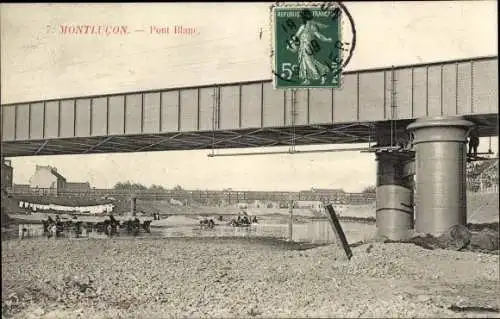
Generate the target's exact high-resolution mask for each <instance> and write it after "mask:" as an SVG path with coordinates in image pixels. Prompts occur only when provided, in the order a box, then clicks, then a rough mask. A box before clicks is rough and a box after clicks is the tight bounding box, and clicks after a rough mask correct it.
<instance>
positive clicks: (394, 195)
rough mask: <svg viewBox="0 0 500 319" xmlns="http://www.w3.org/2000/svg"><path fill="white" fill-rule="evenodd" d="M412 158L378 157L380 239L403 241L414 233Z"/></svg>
mask: <svg viewBox="0 0 500 319" xmlns="http://www.w3.org/2000/svg"><path fill="white" fill-rule="evenodd" d="M412 155H413V154H410V153H392V152H391V153H389V152H381V153H377V194H376V200H377V203H376V211H377V219H376V223H377V235H378V236H379V237H383V238H387V239H391V240H402V239H406V238H408V237H409V236H410V234H411V231H412V229H413V175H412V172H411V170H410V168H411V165H410V164H411V161H412V157H413V156H412Z"/></svg>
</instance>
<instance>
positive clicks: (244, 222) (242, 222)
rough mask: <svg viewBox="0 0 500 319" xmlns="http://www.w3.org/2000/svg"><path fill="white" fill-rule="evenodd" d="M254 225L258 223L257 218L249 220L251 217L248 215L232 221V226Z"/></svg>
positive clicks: (239, 216)
mask: <svg viewBox="0 0 500 319" xmlns="http://www.w3.org/2000/svg"><path fill="white" fill-rule="evenodd" d="M252 223H254V224H256V223H258V221H257V216H253V217H250V218H249V216H248V215H246V214H245V215H243V216H241V215H238V218H237V219H232V220H231V221H230V225H232V226H248V225H250V224H252Z"/></svg>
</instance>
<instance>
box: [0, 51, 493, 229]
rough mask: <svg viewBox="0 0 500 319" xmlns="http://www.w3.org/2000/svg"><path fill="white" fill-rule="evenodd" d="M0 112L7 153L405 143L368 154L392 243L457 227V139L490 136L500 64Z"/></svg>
mask: <svg viewBox="0 0 500 319" xmlns="http://www.w3.org/2000/svg"><path fill="white" fill-rule="evenodd" d="M1 111H2V114H1V115H2V131H1V133H2V144H1V146H2V156H5V157H15V156H34V155H60V154H85V153H113V152H146V151H168V150H195V149H199V150H201V149H220V148H242V147H264V146H283V145H305V144H336V143H340V144H341V143H362V142H365V143H366V142H368V141H374V142H376V143H377V144H378V145H379V146H388V145H389V146H391V147H393V142H394V138H398V137H405V136H407V137H410V136H411V137H412V138H411V142H412V143H411V145H412V147H411V148H410V149H398V150H397V151H393V149H392V148H387V149H386V150H385V151H384V150H382V151H380V152H377V153H376V160H377V194H376V201H377V204H376V210H377V218H376V219H377V229H378V232H379V235H381V236H384V237H387V238H389V239H401V238H405V237H407V236H409V235H410V234H411V231H412V230H413V229H414V224H415V226H416V227H415V230H416V231H417V232H423V233H431V234H440V233H442V232H444V231H446V230H447V229H449V228H450V227H451V226H454V225H464V224H466V222H467V207H466V205H467V204H466V187H465V186H466V180H465V178H466V175H465V172H466V141H467V136H468V135H469V134H470V132H471V130H472V129H477V132H478V135H479V136H483V137H484V136H498V125H497V123H498V57H496V56H495V57H481V58H471V59H467V60H460V61H445V62H436V63H431V64H419V65H407V66H398V67H391V68H383V69H371V70H359V71H353V72H347V73H346V74H345V75H344V79H343V87H342V89H341V90H334V89H298V90H296V91H281V90H274V89H273V86H272V83H271V81H270V80H265V81H257V82H247V83H233V84H223V85H222V84H221V85H211V86H203V87H189V88H177V89H165V90H158V91H144V92H133V93H123V94H113V95H103V96H88V97H76V98H67V99H57V100H45V101H34V102H20V103H16V104H10V105H2V107H1ZM408 133H411V134H408ZM389 141H390V143H389ZM412 167H415V170H414V171H412ZM414 175H415V178H414ZM414 196H415V197H414ZM414 217H416V219H415V218H414Z"/></svg>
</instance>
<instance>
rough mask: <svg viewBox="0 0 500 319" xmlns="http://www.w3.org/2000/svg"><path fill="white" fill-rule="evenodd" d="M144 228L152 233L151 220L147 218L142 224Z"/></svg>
mask: <svg viewBox="0 0 500 319" xmlns="http://www.w3.org/2000/svg"><path fill="white" fill-rule="evenodd" d="M142 228H143V229H144V231H145V232H146V233H151V220H146V221H144V223H143V224H142Z"/></svg>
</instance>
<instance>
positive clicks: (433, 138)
mask: <svg viewBox="0 0 500 319" xmlns="http://www.w3.org/2000/svg"><path fill="white" fill-rule="evenodd" d="M473 125H474V123H472V122H470V121H466V120H464V119H463V118H461V117H436V118H425V119H418V120H417V121H415V122H414V123H412V124H410V125H409V126H408V130H410V131H411V132H413V134H414V140H413V145H414V148H415V152H416V154H415V170H416V196H415V197H416V198H415V199H416V223H415V224H416V229H415V230H416V231H417V232H419V233H429V234H433V235H439V234H442V233H443V232H444V231H446V230H447V229H448V228H450V227H451V226H454V225H465V224H466V223H467V198H466V196H467V195H466V164H467V158H466V156H467V155H466V141H467V135H468V133H469V130H470V128H471V127H472V126H473Z"/></svg>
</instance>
